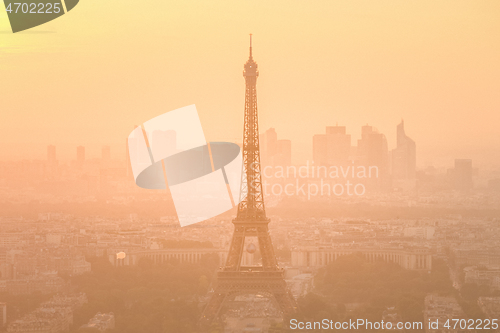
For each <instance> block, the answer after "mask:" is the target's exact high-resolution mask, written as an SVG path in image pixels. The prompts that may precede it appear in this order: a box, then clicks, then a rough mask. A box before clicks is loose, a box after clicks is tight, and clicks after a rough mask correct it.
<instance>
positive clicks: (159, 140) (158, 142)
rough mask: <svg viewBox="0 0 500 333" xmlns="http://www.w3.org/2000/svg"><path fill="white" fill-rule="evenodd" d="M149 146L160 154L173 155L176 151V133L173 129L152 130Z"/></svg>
mask: <svg viewBox="0 0 500 333" xmlns="http://www.w3.org/2000/svg"><path fill="white" fill-rule="evenodd" d="M151 146H152V147H153V149H154V150H155V151H157V152H158V153H160V152H161V154H162V156H169V155H173V154H175V153H176V151H177V134H176V133H175V131H173V130H168V131H160V130H157V131H154V132H153V134H152V142H151Z"/></svg>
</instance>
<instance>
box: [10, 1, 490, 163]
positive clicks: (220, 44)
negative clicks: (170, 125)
mask: <svg viewBox="0 0 500 333" xmlns="http://www.w3.org/2000/svg"><path fill="white" fill-rule="evenodd" d="M110 10H112V11H113V13H114V15H109V11H110ZM498 17H500V2H492V1H489V2H486V1H476V2H469V1H462V0H458V1H441V2H435V1H431V0H420V1H411V0H408V1H404V2H402V1H398V0H386V1H379V2H373V1H368V0H349V1H347V0H339V1H330V0H318V1H315V2H305V1H302V0H288V1H281V0H276V1H272V2H266V1H260V0H257V1H253V2H251V3H250V2H249V3H245V2H234V1H230V0H220V1H213V2H206V3H200V2H199V1H194V0H187V1H183V2H175V3H170V2H156V1H152V0H144V1H143V2H141V6H139V7H138V6H137V4H133V3H130V4H128V3H127V4H125V3H123V2H120V1H118V0H107V1H105V2H88V3H87V2H83V3H80V5H79V8H78V10H77V11H72V12H71V13H69V14H68V15H65V16H64V17H61V18H59V19H57V20H54V21H52V22H49V23H47V24H45V25H43V26H41V27H38V28H34V29H32V30H31V31H28V32H25V33H24V32H22V33H19V34H8V33H5V32H6V31H8V30H9V29H10V28H9V27H8V22H7V21H6V13H5V11H4V9H3V3H2V4H0V32H1V38H0V76H1V77H2V80H1V81H0V90H1V91H2V105H1V108H2V112H1V114H0V121H1V122H2V132H1V134H0V159H1V160H5V159H22V158H27V159H32V158H39V159H44V158H45V153H46V147H47V145H50V144H53V145H55V146H57V155H58V158H60V159H74V158H75V147H76V146H79V145H83V146H85V147H86V156H87V157H86V158H87V159H92V158H93V157H99V156H100V154H101V147H102V146H103V145H109V146H110V147H111V156H112V158H120V159H124V158H125V138H126V137H127V135H128V133H129V132H130V131H131V129H133V126H134V125H135V124H139V123H141V121H142V120H143V119H150V118H152V117H154V116H156V115H159V114H162V113H163V112H165V111H167V110H173V109H176V108H178V107H182V106H186V105H190V104H196V105H197V108H198V111H199V114H200V118H201V122H202V124H203V127H204V129H205V136H206V139H207V140H208V141H219V140H220V141H233V142H235V141H236V142H238V141H241V128H242V126H243V102H244V80H243V77H242V70H243V63H244V62H245V61H246V59H247V57H248V33H253V35H254V58H255V60H256V61H257V63H258V65H259V69H260V77H259V81H258V85H257V89H258V100H259V116H260V129H261V132H263V131H265V130H266V129H268V128H270V127H274V128H276V132H277V133H278V134H279V136H280V137H281V138H283V139H290V140H291V141H292V158H293V162H294V163H300V162H301V161H305V160H306V159H309V160H310V159H312V153H311V151H312V136H313V135H314V134H318V133H322V132H323V131H324V127H325V126H328V125H335V124H337V123H338V124H339V125H342V126H346V127H347V131H348V133H350V134H351V135H352V138H353V142H354V141H355V140H357V139H358V138H359V137H360V133H361V126H363V125H366V124H369V125H371V126H374V127H376V128H377V129H378V130H379V131H380V132H381V133H384V134H385V135H386V137H387V140H388V144H389V148H390V149H392V148H394V147H395V141H396V126H397V124H398V123H399V122H400V120H401V118H403V119H404V120H405V130H406V132H407V134H408V135H409V136H410V137H411V138H412V139H414V140H415V142H416V145H417V165H418V166H419V167H422V166H425V165H429V164H434V165H437V166H441V165H451V164H452V163H453V160H454V159H455V158H472V159H473V160H474V164H475V165H476V163H477V164H481V163H485V162H488V163H490V162H495V163H496V165H499V164H500V161H499V159H500V155H499V154H498V152H499V150H500V131H498V124H499V123H500V112H499V111H500V98H499V93H498V92H499V91H500V62H499V61H498V59H500V43H499V42H498V41H499V40H500V20H498ZM131 18H132V20H131Z"/></svg>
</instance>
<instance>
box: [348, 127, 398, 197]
mask: <svg viewBox="0 0 500 333" xmlns="http://www.w3.org/2000/svg"><path fill="white" fill-rule="evenodd" d="M356 160H357V164H358V165H363V166H365V167H366V168H368V169H372V168H374V167H376V170H377V172H373V173H372V177H371V178H369V179H366V185H367V186H368V187H369V188H371V189H377V190H380V189H387V188H388V187H389V185H390V178H389V151H388V148H387V139H386V137H385V135H384V134H382V133H379V132H378V131H377V130H376V129H375V128H373V127H372V126H368V125H366V126H363V127H361V139H359V140H358V147H357V156H356Z"/></svg>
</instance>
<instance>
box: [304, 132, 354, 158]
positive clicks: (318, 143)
mask: <svg viewBox="0 0 500 333" xmlns="http://www.w3.org/2000/svg"><path fill="white" fill-rule="evenodd" d="M350 153H351V135H350V134H346V128H345V126H327V127H326V134H316V135H314V136H313V160H314V163H315V165H345V164H347V162H348V161H349V156H350Z"/></svg>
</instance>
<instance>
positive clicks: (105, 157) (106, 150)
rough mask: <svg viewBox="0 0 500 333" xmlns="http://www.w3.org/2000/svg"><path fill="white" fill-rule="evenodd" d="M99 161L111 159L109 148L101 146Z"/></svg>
mask: <svg viewBox="0 0 500 333" xmlns="http://www.w3.org/2000/svg"><path fill="white" fill-rule="evenodd" d="M101 159H102V160H103V161H105V162H108V161H109V160H110V159H111V148H110V147H109V146H102V150H101Z"/></svg>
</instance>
